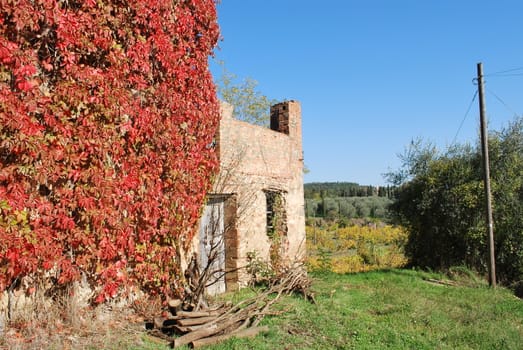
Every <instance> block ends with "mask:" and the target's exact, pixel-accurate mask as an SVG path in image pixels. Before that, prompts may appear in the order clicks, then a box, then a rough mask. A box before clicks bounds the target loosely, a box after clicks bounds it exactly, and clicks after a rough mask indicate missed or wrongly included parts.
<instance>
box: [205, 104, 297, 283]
mask: <svg viewBox="0 0 523 350" xmlns="http://www.w3.org/2000/svg"><path fill="white" fill-rule="evenodd" d="M232 111H233V110H232V107H231V106H230V105H227V104H222V110H221V113H222V119H221V124H220V130H219V133H218V135H217V150H218V152H219V157H220V174H219V176H218V177H217V180H216V183H215V188H214V193H221V194H229V195H232V196H234V201H235V205H236V218H235V224H234V232H233V233H232V232H229V233H227V232H226V237H227V236H228V237H229V238H230V237H232V236H231V235H237V240H235V241H230V240H229V239H226V261H229V263H228V267H232V266H236V267H242V266H245V265H246V264H247V254H248V253H250V252H254V251H256V253H257V256H259V257H261V258H262V259H264V260H268V259H269V249H270V239H269V237H268V235H267V199H266V191H272V192H278V193H280V194H281V195H282V196H283V197H284V204H285V218H286V226H287V232H286V237H284V238H285V239H284V241H283V245H282V248H284V249H283V258H284V259H285V260H286V261H287V262H291V261H293V260H296V259H301V258H303V257H304V254H305V215H304V198H303V151H302V133H301V107H300V104H299V103H298V102H296V101H287V102H283V103H279V104H277V105H275V106H273V107H271V129H269V128H264V127H260V126H256V125H251V124H249V123H246V122H242V121H239V120H236V119H234V118H233V117H232ZM226 226H227V224H226ZM227 241H230V242H235V243H234V245H233V244H227ZM248 277H249V276H247V275H246V273H245V271H243V270H240V271H239V273H238V274H237V276H235V278H236V279H237V281H238V282H239V284H240V285H244V284H245V283H247V281H248ZM233 282H234V281H233V278H230V279H229V281H228V283H233ZM228 289H230V288H229V287H228Z"/></svg>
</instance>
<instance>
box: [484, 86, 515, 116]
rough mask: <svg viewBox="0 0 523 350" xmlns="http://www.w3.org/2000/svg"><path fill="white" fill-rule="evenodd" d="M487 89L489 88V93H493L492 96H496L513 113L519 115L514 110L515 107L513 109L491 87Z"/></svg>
mask: <svg viewBox="0 0 523 350" xmlns="http://www.w3.org/2000/svg"><path fill="white" fill-rule="evenodd" d="M485 90H487V92H488V93H490V94H492V96H494V97H495V98H496V99H497V100H498V101H499V102H500V103H501V104H502V105H503V106H505V108H506V109H507V110H508V111H509V112H510V113H512V114H514V115H515V116H517V115H518V114H517V113H516V112H515V111H514V109H512V108H511V107H510V106H509V105H508V104H507V103H506V102H505V101H503V99H502V98H501V97H499V96H498V95H496V94H495V93H494V92H493V91H492V90H490V89H489V88H486V89H485Z"/></svg>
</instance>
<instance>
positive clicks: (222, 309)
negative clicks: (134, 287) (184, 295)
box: [151, 267, 315, 348]
mask: <svg viewBox="0 0 523 350" xmlns="http://www.w3.org/2000/svg"><path fill="white" fill-rule="evenodd" d="M310 286H311V281H310V279H309V278H308V277H307V275H306V272H305V270H304V269H303V268H302V267H300V268H293V269H289V270H288V271H286V272H285V273H282V274H280V275H279V276H277V277H275V278H273V279H272V280H271V281H270V283H269V284H268V285H267V287H266V288H264V289H263V290H261V291H260V292H259V293H258V294H257V295H256V296H254V297H252V298H249V299H246V300H243V301H241V302H239V303H238V304H236V305H232V304H230V303H229V304H224V305H220V306H217V307H214V308H212V307H209V308H206V309H204V310H199V311H184V310H182V309H181V306H182V305H183V303H182V302H181V301H179V300H173V301H171V302H170V303H169V304H170V305H169V314H168V316H166V317H161V318H156V319H155V320H154V328H153V330H151V334H153V335H156V336H160V337H162V338H164V339H169V340H170V341H171V345H172V347H173V348H176V347H179V346H182V345H187V344H188V345H189V346H191V347H192V348H198V347H201V346H204V345H210V344H215V343H218V342H221V341H223V340H225V339H228V338H230V337H252V336H256V335H257V334H258V333H260V332H266V331H268V328H267V327H260V326H259V323H260V321H261V320H262V319H263V318H264V316H266V315H276V314H279V313H281V312H275V311H274V310H272V309H271V307H272V306H273V305H274V304H275V303H276V302H277V301H278V300H279V299H280V297H281V296H282V295H285V294H291V293H300V294H302V295H303V296H304V298H306V299H307V300H309V301H311V302H315V300H314V296H313V294H312V293H311V291H310Z"/></svg>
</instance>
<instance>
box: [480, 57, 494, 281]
mask: <svg viewBox="0 0 523 350" xmlns="http://www.w3.org/2000/svg"><path fill="white" fill-rule="evenodd" d="M477 71H478V95H479V116H480V126H481V152H482V154H483V181H484V183H485V201H486V215H487V233H488V248H489V265H488V270H489V284H490V286H491V287H496V260H495V256H494V224H493V219H492V198H491V193H490V168H489V154H488V133H487V122H486V114H487V113H486V107H485V92H484V87H483V84H484V82H483V64H482V63H481V62H480V63H478V64H477Z"/></svg>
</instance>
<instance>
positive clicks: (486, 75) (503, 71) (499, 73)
mask: <svg viewBox="0 0 523 350" xmlns="http://www.w3.org/2000/svg"><path fill="white" fill-rule="evenodd" d="M520 70H523V67H518V68H512V69H506V70H501V71H498V72H494V73H489V74H484V75H483V76H484V77H496V76H499V77H504V76H512V75H523V73H516V74H508V75H507V74H506V73H511V72H516V71H520Z"/></svg>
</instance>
